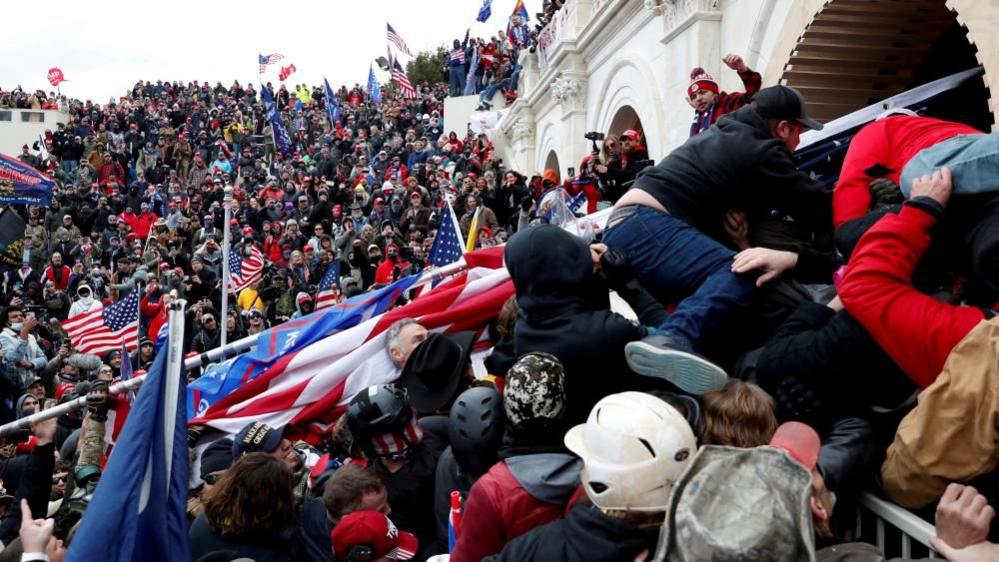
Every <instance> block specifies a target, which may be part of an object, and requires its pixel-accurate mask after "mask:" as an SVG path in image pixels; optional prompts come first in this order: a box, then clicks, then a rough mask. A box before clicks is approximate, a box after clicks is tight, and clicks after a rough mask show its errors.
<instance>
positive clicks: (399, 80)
mask: <svg viewBox="0 0 999 562" xmlns="http://www.w3.org/2000/svg"><path fill="white" fill-rule="evenodd" d="M392 81H393V82H395V83H396V84H398V85H399V90H400V91H402V97H404V98H407V99H413V98H415V97H416V90H414V89H413V85H412V84H410V83H409V78H407V77H406V71H405V70H403V68H402V65H401V64H399V61H398V60H397V61H395V64H394V65H392Z"/></svg>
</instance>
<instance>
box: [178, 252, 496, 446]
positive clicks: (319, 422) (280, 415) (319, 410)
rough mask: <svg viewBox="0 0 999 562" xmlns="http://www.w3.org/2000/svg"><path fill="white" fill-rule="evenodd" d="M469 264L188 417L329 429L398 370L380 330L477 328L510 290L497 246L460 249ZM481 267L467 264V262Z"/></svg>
mask: <svg viewBox="0 0 999 562" xmlns="http://www.w3.org/2000/svg"><path fill="white" fill-rule="evenodd" d="M465 259H466V261H468V263H469V265H470V266H473V269H471V270H469V271H468V272H466V273H463V274H461V275H460V276H458V277H456V278H454V279H452V280H450V281H448V282H445V283H442V284H441V285H440V286H438V287H437V288H436V289H434V290H433V291H430V292H429V293H426V294H424V295H422V296H420V297H419V298H417V299H416V300H414V301H413V302H411V303H410V304H408V305H406V306H403V307H399V308H396V309H393V310H391V311H389V312H386V313H385V314H382V315H381V316H378V317H375V318H371V319H370V320H367V321H365V322H363V323H361V324H358V325H357V326H355V327H353V328H351V329H349V330H344V331H342V332H339V333H336V334H334V335H332V336H330V337H327V338H325V339H322V340H319V341H317V342H316V343H314V344H312V345H310V346H307V347H305V348H302V349H299V350H296V351H294V352H291V353H285V354H283V355H282V356H280V358H279V360H278V361H277V362H276V363H275V364H274V365H273V366H272V367H271V368H269V369H268V370H267V371H266V372H264V373H262V374H260V375H259V376H257V377H256V378H255V379H253V380H251V381H249V382H247V383H245V384H243V385H242V386H240V387H239V388H238V389H236V390H235V391H234V392H232V393H231V394H229V395H228V396H227V397H226V398H224V399H223V400H220V401H219V402H217V403H216V404H215V405H214V406H212V407H210V408H208V409H207V411H205V412H204V413H203V414H202V415H200V416H199V417H197V418H195V419H193V420H191V422H190V423H194V424H198V423H203V424H207V425H210V426H212V427H214V428H216V429H219V430H221V431H224V432H227V433H236V432H238V431H239V430H240V429H242V427H243V426H244V425H246V423H247V422H248V421H251V420H253V421H258V420H259V421H262V422H264V423H266V424H268V425H271V426H272V427H280V426H285V425H289V426H290V427H289V428H288V429H289V431H290V432H291V433H288V434H286V436H288V435H291V436H292V437H293V438H298V437H301V438H308V439H310V440H313V441H315V440H317V439H318V438H320V437H321V436H322V435H325V434H326V432H328V431H329V429H331V427H332V424H333V423H335V422H336V420H337V418H339V416H340V415H341V414H342V413H343V411H344V410H345V409H346V407H347V404H348V402H350V399H351V398H352V397H353V396H354V394H356V393H357V392H360V391H361V390H364V389H365V388H367V387H369V386H371V385H374V384H382V383H388V382H392V381H393V380H395V379H396V377H398V375H399V369H398V368H397V367H396V366H395V364H394V363H392V360H391V358H390V357H389V355H388V353H387V352H386V351H385V331H386V330H387V329H388V328H389V326H391V325H392V324H393V323H394V322H396V321H397V320H400V319H402V318H417V319H419V321H420V323H421V324H422V325H424V326H425V327H427V328H428V329H430V330H434V331H443V332H458V331H464V330H481V329H482V328H483V327H484V326H485V325H486V324H488V323H489V321H490V320H492V319H493V318H495V317H496V316H497V315H498V314H499V311H500V308H501V307H502V306H503V303H505V302H506V301H507V299H508V298H510V296H511V295H513V294H514V289H513V282H512V281H511V280H510V274H509V272H507V270H506V268H504V267H502V265H501V264H502V260H503V249H502V247H497V248H490V249H488V250H484V251H481V252H475V253H474V254H466V255H465ZM477 265H478V266H481V267H474V266H477Z"/></svg>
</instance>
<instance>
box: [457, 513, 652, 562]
mask: <svg viewBox="0 0 999 562" xmlns="http://www.w3.org/2000/svg"><path fill="white" fill-rule="evenodd" d="M463 521H464V520H463ZM658 538H659V526H658V525H657V526H655V527H651V528H648V529H642V528H639V527H635V526H633V525H629V524H628V523H625V522H623V521H620V520H617V519H613V518H611V517H608V516H607V515H604V514H603V513H601V512H600V510H599V509H597V508H595V507H592V506H587V505H582V504H581V503H577V504H575V505H573V507H572V510H571V511H570V512H569V515H568V516H567V517H566V518H565V519H562V520H560V521H555V522H554V523H552V524H550V525H545V526H542V527H539V528H536V529H534V530H532V531H531V532H529V533H527V534H525V535H523V536H521V537H518V538H517V539H516V540H514V541H512V542H510V543H509V544H508V545H507V546H506V547H505V548H504V549H503V551H502V552H501V553H500V554H498V555H496V556H490V557H488V558H485V559H484V560H487V561H489V562H507V561H511V562H512V561H514V560H516V561H517V562H531V561H534V560H537V561H538V562H541V561H545V562H547V561H548V560H560V561H562V562H576V561H579V562H584V561H585V562H616V561H619V560H634V559H635V557H637V556H638V555H639V554H640V553H641V552H642V551H643V550H645V549H648V550H649V552H655V548H656V541H657V540H658Z"/></svg>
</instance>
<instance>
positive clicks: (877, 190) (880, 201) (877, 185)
mask: <svg viewBox="0 0 999 562" xmlns="http://www.w3.org/2000/svg"><path fill="white" fill-rule="evenodd" d="M870 192H871V208H872V209H878V208H880V207H885V206H888V205H894V204H896V203H901V202H902V201H904V200H905V197H903V196H902V190H901V189H899V188H898V184H897V183H895V182H893V181H891V180H890V179H888V178H877V179H875V180H873V181H871V183H870Z"/></svg>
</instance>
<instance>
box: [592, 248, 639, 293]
mask: <svg viewBox="0 0 999 562" xmlns="http://www.w3.org/2000/svg"><path fill="white" fill-rule="evenodd" d="M600 275H601V276H603V278H604V279H605V280H606V281H607V285H608V286H610V288H612V289H617V288H620V287H624V286H625V285H627V284H628V283H629V282H631V281H633V280H634V279H635V275H634V273H633V272H632V269H631V262H629V261H628V256H627V255H625V253H624V252H622V251H621V250H615V249H609V250H607V251H606V252H604V254H603V255H602V256H600Z"/></svg>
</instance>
